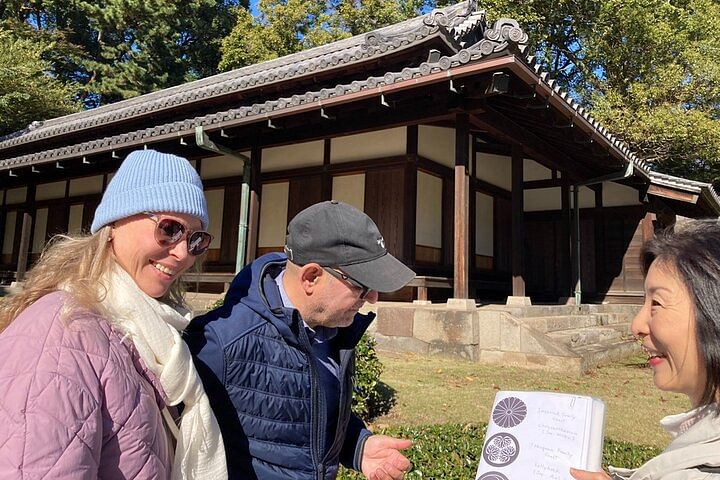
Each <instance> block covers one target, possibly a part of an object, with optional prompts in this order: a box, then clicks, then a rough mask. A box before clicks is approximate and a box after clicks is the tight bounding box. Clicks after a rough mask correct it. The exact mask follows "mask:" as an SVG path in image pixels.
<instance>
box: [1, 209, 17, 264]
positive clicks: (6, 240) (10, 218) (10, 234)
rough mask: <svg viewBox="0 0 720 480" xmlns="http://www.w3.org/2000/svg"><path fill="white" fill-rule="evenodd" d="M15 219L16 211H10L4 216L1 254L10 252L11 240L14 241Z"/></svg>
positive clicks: (11, 247)
mask: <svg viewBox="0 0 720 480" xmlns="http://www.w3.org/2000/svg"><path fill="white" fill-rule="evenodd" d="M16 221H17V212H10V213H8V214H7V217H5V235H4V236H3V244H2V254H3V255H10V254H12V249H13V242H14V241H15V222H16Z"/></svg>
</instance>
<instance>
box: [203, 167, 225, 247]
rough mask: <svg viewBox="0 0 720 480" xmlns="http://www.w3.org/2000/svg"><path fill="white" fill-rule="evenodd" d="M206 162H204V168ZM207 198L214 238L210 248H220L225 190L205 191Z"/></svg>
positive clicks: (210, 228) (210, 229)
mask: <svg viewBox="0 0 720 480" xmlns="http://www.w3.org/2000/svg"><path fill="white" fill-rule="evenodd" d="M204 165H205V162H203V166H204ZM205 198H206V199H207V206H208V217H210V225H209V226H208V232H209V233H210V235H212V236H213V240H212V242H211V243H210V248H220V236H221V235H222V225H223V206H224V204H225V189H224V188H215V189H213V190H205Z"/></svg>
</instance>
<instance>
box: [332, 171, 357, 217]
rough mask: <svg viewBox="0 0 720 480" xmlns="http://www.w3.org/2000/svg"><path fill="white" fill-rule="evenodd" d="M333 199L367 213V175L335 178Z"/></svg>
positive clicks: (338, 176)
mask: <svg viewBox="0 0 720 480" xmlns="http://www.w3.org/2000/svg"><path fill="white" fill-rule="evenodd" d="M332 198H333V200H339V201H341V202H345V203H347V204H349V205H352V206H353V207H355V208H357V209H358V210H360V211H362V212H364V211H365V174H364V173H358V174H354V175H337V176H335V177H333V185H332Z"/></svg>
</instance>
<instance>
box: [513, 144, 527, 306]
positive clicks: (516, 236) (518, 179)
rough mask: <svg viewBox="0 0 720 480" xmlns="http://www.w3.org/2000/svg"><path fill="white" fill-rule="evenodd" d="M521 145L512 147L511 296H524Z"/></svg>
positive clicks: (522, 158) (522, 157)
mask: <svg viewBox="0 0 720 480" xmlns="http://www.w3.org/2000/svg"><path fill="white" fill-rule="evenodd" d="M523 161H524V155H523V151H522V147H521V146H519V145H513V147H512V198H511V202H512V294H513V297H524V296H525V271H524V270H525V265H524V262H523V256H524V250H525V220H524V215H525V205H524V203H525V202H524V191H523Z"/></svg>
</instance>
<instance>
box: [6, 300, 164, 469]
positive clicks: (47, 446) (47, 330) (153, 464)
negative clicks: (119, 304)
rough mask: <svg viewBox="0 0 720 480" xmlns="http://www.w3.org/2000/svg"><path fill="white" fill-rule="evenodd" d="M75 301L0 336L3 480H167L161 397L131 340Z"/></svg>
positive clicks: (55, 303)
mask: <svg viewBox="0 0 720 480" xmlns="http://www.w3.org/2000/svg"><path fill="white" fill-rule="evenodd" d="M66 299H67V294H65V293H62V292H55V293H51V294H49V295H46V296H44V297H42V298H41V299H40V300H38V301H37V302H35V303H34V304H33V305H31V306H30V307H28V308H27V309H26V310H25V311H23V312H22V313H21V314H20V315H19V316H18V317H17V318H16V319H15V321H13V322H12V323H11V324H10V326H9V327H8V328H7V329H6V330H5V331H4V332H3V333H2V334H0V478H2V479H16V478H17V479H19V478H22V479H26V478H52V479H91V478H92V479H95V478H103V479H115V478H133V479H146V478H147V479H150V478H152V479H166V478H169V477H170V469H171V466H172V460H171V456H170V447H169V442H168V438H167V434H166V431H165V427H164V425H163V421H162V415H161V412H160V408H162V407H163V406H164V400H163V395H164V393H163V391H162V388H161V387H160V384H159V381H158V380H157V377H155V376H154V375H153V374H152V373H151V372H150V371H149V370H147V368H146V367H145V365H144V363H143V362H142V361H141V359H140V357H139V355H138V353H137V351H136V350H135V348H134V346H133V345H132V343H131V342H130V340H127V339H126V340H123V339H122V337H121V335H120V334H119V332H116V331H115V330H114V329H113V328H112V327H111V326H110V325H109V324H108V323H107V322H106V321H105V320H104V319H102V318H100V317H98V316H97V315H93V314H92V313H90V312H88V311H86V310H79V311H77V312H74V313H73V314H71V315H70V318H63V317H61V312H62V307H63V305H64V303H65V300H66Z"/></svg>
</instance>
